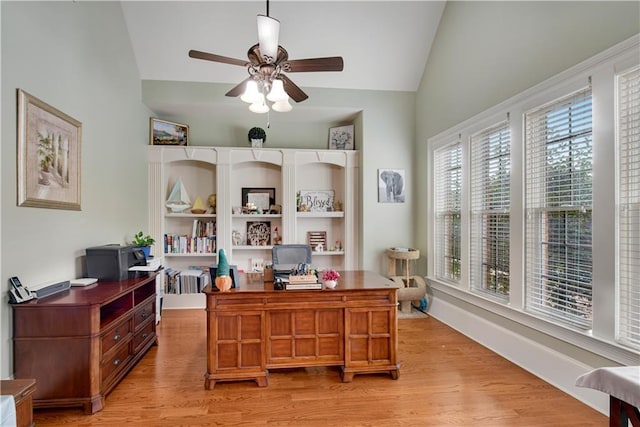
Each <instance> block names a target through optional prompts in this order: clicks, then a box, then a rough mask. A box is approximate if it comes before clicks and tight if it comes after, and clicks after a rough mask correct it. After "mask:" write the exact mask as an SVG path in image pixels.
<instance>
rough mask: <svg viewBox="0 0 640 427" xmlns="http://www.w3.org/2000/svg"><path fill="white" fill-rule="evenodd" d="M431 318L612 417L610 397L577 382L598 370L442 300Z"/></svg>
mask: <svg viewBox="0 0 640 427" xmlns="http://www.w3.org/2000/svg"><path fill="white" fill-rule="evenodd" d="M429 315H431V316H433V317H434V318H436V319H438V320H439V321H441V322H443V323H445V324H447V325H448V326H450V327H452V328H453V329H455V330H457V331H458V332H460V333H462V334H464V335H466V336H468V337H469V338H471V339H472V340H474V341H476V342H478V343H480V344H482V345H483V346H485V347H487V348H489V349H490V350H492V351H494V352H495V353H497V354H499V355H500V356H502V357H504V358H505V359H507V360H509V361H511V362H513V363H515V364H516V365H518V366H519V367H521V368H522V369H525V370H526V371H529V372H531V373H532V374H533V375H535V376H537V377H539V378H541V379H543V380H544V381H546V382H548V383H549V384H551V385H553V386H555V387H557V388H559V389H560V390H562V391H564V392H565V393H567V394H569V395H571V396H573V397H574V398H576V399H578V400H579V401H581V402H583V403H584V404H586V405H588V406H590V407H592V408H593V409H595V410H597V411H598V412H601V413H602V414H605V415H607V416H608V415H609V396H608V395H606V394H604V393H602V392H599V391H596V390H592V389H587V388H581V387H576V386H575V381H576V378H578V377H579V376H580V375H582V374H584V373H585V372H588V371H590V370H592V369H595V368H597V367H595V366H587V365H585V364H584V363H582V362H579V361H577V360H574V359H572V358H570V357H569V356H567V355H566V354H562V353H560V352H557V351H555V350H554V349H552V348H549V347H546V346H544V345H541V344H540V343H538V342H535V341H533V340H530V339H528V338H526V337H524V336H522V335H519V334H516V333H514V332H512V331H510V330H508V329H506V328H504V327H501V326H499V325H496V324H495V323H492V322H490V321H488V320H486V319H484V318H482V317H480V316H477V315H475V314H473V313H469V312H467V311H465V310H463V309H461V308H460V307H458V306H456V305H453V304H451V303H449V302H447V301H443V300H441V299H439V300H437V301H435V303H434V304H431V305H430V308H429Z"/></svg>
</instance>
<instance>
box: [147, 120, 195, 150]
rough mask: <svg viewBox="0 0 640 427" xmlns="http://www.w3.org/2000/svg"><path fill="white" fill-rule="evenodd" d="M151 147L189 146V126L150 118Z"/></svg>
mask: <svg viewBox="0 0 640 427" xmlns="http://www.w3.org/2000/svg"><path fill="white" fill-rule="evenodd" d="M149 145H169V146H173V147H180V146H186V145H189V125H185V124H182V123H176V122H170V121H169V120H162V119H156V118H154V117H149Z"/></svg>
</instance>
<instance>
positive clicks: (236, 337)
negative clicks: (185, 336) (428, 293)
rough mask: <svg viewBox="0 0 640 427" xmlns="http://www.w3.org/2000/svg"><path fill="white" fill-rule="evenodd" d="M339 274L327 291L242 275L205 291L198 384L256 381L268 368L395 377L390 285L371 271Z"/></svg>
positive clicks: (264, 381) (264, 378) (262, 382)
mask: <svg viewBox="0 0 640 427" xmlns="http://www.w3.org/2000/svg"><path fill="white" fill-rule="evenodd" d="M340 275H341V278H340V280H339V282H338V286H337V287H336V288H334V289H322V290H297V291H292V290H289V291H284V290H274V288H273V283H271V282H267V283H263V282H262V281H259V282H252V281H249V280H248V279H247V277H246V276H244V275H241V277H240V286H239V288H236V289H232V290H231V291H230V292H219V291H212V290H211V288H207V289H205V291H204V292H205V294H206V300H207V305H206V311H207V373H206V374H205V383H204V385H205V388H206V389H209V390H211V389H213V388H214V387H215V384H216V382H218V381H233V380H255V381H256V382H257V384H258V386H261V387H264V386H267V385H268V371H269V370H270V369H277V368H292V367H309V366H339V367H340V368H341V372H342V380H343V381H344V382H350V381H351V380H352V379H353V376H354V375H355V374H360V373H373V372H389V373H390V374H391V377H392V378H393V379H397V378H398V376H399V375H400V366H399V365H398V363H397V359H396V358H397V351H398V318H397V290H398V286H397V285H396V284H395V283H394V282H393V281H391V280H388V279H386V278H384V277H382V276H380V275H378V274H376V273H373V272H367V271H346V272H340Z"/></svg>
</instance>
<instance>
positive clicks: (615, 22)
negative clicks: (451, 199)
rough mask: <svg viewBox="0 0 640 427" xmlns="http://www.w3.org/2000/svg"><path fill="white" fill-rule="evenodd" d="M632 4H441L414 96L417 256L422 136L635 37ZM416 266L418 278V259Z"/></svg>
mask: <svg viewBox="0 0 640 427" xmlns="http://www.w3.org/2000/svg"><path fill="white" fill-rule="evenodd" d="M639 5H640V3H638V2H608V1H605V2H573V1H568V2H539V1H533V2H521V1H517V2H508V1H502V2H491V1H489V2H484V1H469V2H463V1H449V2H447V5H446V7H445V10H444V13H443V16H442V19H441V20H440V26H439V28H438V33H437V35H436V38H435V41H434V44H433V46H432V48H431V53H430V55H429V60H428V62H427V65H426V68H425V71H424V74H423V77H422V81H421V83H420V86H419V88H418V92H417V99H416V117H417V120H416V121H417V127H416V136H417V140H416V150H415V154H416V156H415V159H416V166H415V169H416V175H415V179H416V187H418V188H419V191H418V197H417V204H416V208H417V210H416V223H415V230H416V233H415V236H416V242H415V244H416V245H417V246H418V247H419V248H420V249H421V250H422V253H423V254H426V252H425V249H426V244H427V241H428V240H429V238H430V236H427V231H426V230H427V228H426V216H427V215H426V213H427V187H426V183H427V176H428V175H427V173H428V171H427V168H426V167H425V162H426V158H427V139H428V138H430V137H432V136H434V135H437V134H438V133H440V132H442V131H444V130H446V129H448V128H450V127H452V126H454V125H456V124H458V123H461V122H463V121H464V120H466V119H469V118H470V117H472V116H474V115H476V114H478V113H480V112H482V111H484V110H486V109H488V108H490V107H492V106H494V105H496V104H498V103H500V102H502V101H504V100H506V99H508V98H510V97H512V96H514V95H516V94H518V93H520V92H522V91H524V90H525V89H527V88H529V87H532V86H534V85H536V84H538V83H540V82H542V81H543V80H545V79H547V78H549V77H551V76H553V75H555V74H558V73H559V72H561V71H563V70H566V69H567V68H569V67H571V66H572V65H575V64H577V63H579V62H581V61H583V60H585V59H587V58H589V57H591V56H593V55H594V54H596V53H598V52H601V51H603V50H605V49H606V48H608V47H611V46H613V45H614V44H616V43H618V42H620V41H622V40H625V39H627V38H629V37H631V36H632V35H634V34H636V33H638V32H640V11H639ZM419 266H420V269H421V273H422V274H425V273H426V263H425V261H424V256H423V257H422V259H421V262H420V263H419Z"/></svg>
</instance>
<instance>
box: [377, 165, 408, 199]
mask: <svg viewBox="0 0 640 427" xmlns="http://www.w3.org/2000/svg"><path fill="white" fill-rule="evenodd" d="M405 189H406V185H405V179H404V169H378V203H404V200H405V193H406V192H405Z"/></svg>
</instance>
